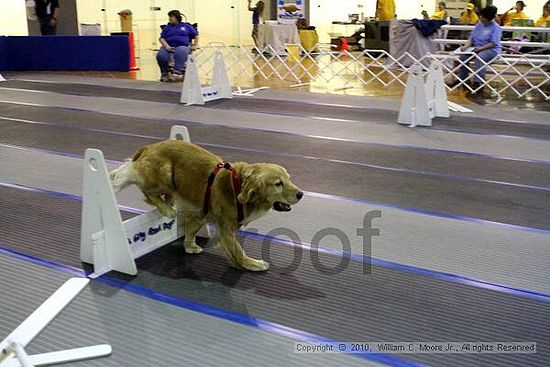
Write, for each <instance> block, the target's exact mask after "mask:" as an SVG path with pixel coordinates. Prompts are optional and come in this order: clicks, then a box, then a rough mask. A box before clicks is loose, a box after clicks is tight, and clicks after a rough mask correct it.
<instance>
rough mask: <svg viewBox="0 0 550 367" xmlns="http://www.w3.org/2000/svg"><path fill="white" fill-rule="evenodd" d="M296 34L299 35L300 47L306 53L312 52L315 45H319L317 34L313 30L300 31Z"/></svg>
mask: <svg viewBox="0 0 550 367" xmlns="http://www.w3.org/2000/svg"><path fill="white" fill-rule="evenodd" d="M298 34H299V35H300V43H301V44H302V47H303V48H304V49H305V50H306V51H308V52H311V51H314V49H315V45H316V44H318V43H319V36H318V35H317V32H316V31H315V30H309V29H300V30H298Z"/></svg>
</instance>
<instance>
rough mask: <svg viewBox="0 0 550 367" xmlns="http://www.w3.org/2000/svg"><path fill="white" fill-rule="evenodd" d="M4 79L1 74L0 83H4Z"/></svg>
mask: <svg viewBox="0 0 550 367" xmlns="http://www.w3.org/2000/svg"><path fill="white" fill-rule="evenodd" d="M5 81H6V79H5V78H4V77H3V76H2V74H0V82H5Z"/></svg>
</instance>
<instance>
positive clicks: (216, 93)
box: [181, 51, 233, 106]
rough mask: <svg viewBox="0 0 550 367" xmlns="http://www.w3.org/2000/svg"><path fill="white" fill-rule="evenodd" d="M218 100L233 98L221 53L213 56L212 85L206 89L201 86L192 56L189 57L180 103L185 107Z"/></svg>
mask: <svg viewBox="0 0 550 367" xmlns="http://www.w3.org/2000/svg"><path fill="white" fill-rule="evenodd" d="M220 98H233V94H232V91H231V85H230V84H229V78H228V77H227V69H226V67H225V62H224V60H223V56H222V54H221V52H219V51H217V52H216V54H215V56H214V71H213V74H212V84H211V85H208V86H206V87H203V86H202V85H201V81H200V78H199V70H198V68H197V62H196V60H195V57H194V56H189V58H188V60H187V67H186V72H185V79H184V80H183V86H182V90H181V103H185V105H186V106H190V105H194V104H200V105H202V104H205V102H208V101H213V100H215V99H220Z"/></svg>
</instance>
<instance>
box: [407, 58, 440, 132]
mask: <svg viewBox="0 0 550 367" xmlns="http://www.w3.org/2000/svg"><path fill="white" fill-rule="evenodd" d="M436 116H439V117H449V116H450V115H449V107H448V102H447V91H446V90H445V82H444V80H443V71H442V69H441V63H440V62H438V61H433V62H432V64H431V65H430V69H429V71H428V80H427V82H426V84H424V75H423V70H422V66H421V65H419V64H415V65H413V66H411V67H410V68H409V76H408V77H407V86H406V87H405V94H404V95H403V100H402V101H401V107H400V109H399V117H398V119H397V122H398V123H400V124H406V125H409V126H411V127H414V126H432V118H434V117H436Z"/></svg>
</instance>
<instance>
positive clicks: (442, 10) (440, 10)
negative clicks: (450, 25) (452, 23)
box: [422, 1, 449, 20]
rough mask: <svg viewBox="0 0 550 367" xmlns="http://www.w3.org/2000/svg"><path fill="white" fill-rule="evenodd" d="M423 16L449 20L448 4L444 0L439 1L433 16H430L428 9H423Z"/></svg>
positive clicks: (431, 18)
mask: <svg viewBox="0 0 550 367" xmlns="http://www.w3.org/2000/svg"><path fill="white" fill-rule="evenodd" d="M422 16H423V18H424V19H430V20H447V18H448V16H449V15H448V14H447V6H446V5H445V2H444V1H440V2H438V3H437V10H436V11H435V13H433V15H432V16H431V17H428V12H427V11H426V10H423V11H422Z"/></svg>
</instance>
